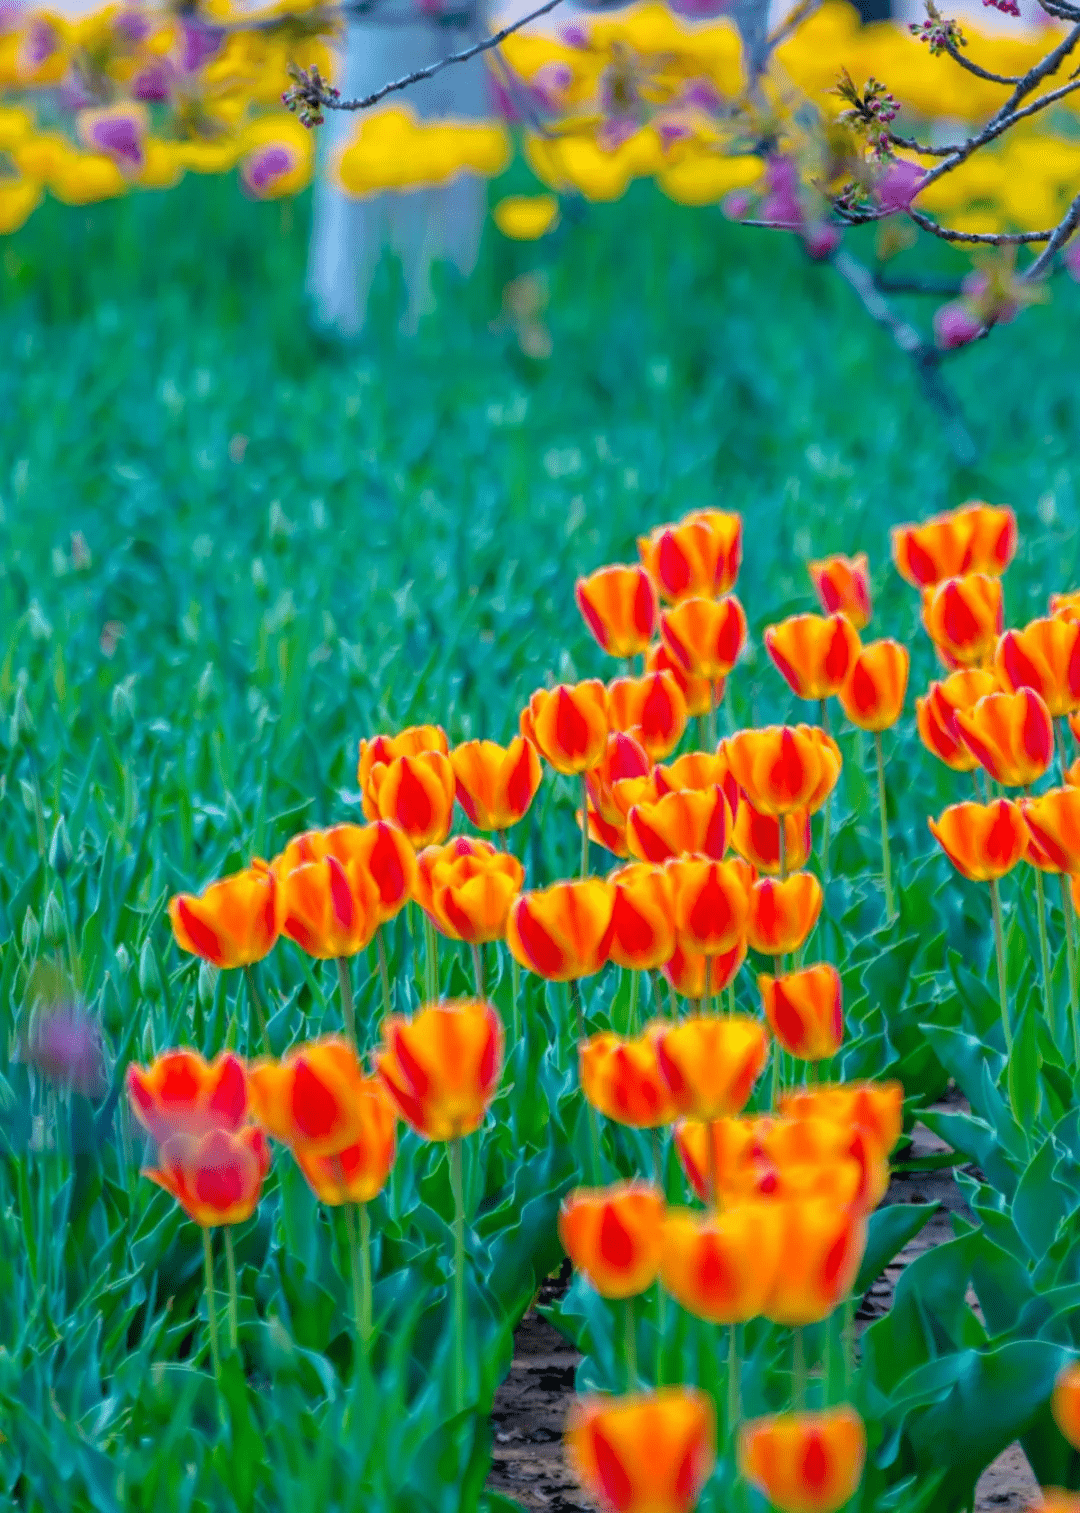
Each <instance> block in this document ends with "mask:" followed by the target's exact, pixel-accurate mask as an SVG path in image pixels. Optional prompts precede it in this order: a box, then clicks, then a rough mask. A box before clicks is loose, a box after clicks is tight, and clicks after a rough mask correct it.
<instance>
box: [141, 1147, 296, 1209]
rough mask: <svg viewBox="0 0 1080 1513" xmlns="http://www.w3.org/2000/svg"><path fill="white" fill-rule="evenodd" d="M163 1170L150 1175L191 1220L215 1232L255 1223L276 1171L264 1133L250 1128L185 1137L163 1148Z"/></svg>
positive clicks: (160, 1158)
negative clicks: (272, 1171)
mask: <svg viewBox="0 0 1080 1513" xmlns="http://www.w3.org/2000/svg"><path fill="white" fill-rule="evenodd" d="M157 1159H158V1164H157V1166H154V1167H148V1168H147V1169H146V1170H145V1172H144V1175H145V1176H147V1177H149V1178H150V1180H151V1182H156V1183H157V1185H158V1186H159V1187H163V1188H164V1189H165V1191H166V1192H167V1193H171V1194H172V1196H173V1197H174V1198H175V1199H176V1201H177V1202H178V1203H179V1204H180V1207H181V1208H182V1209H183V1210H184V1212H185V1213H186V1214H187V1216H188V1218H189V1219H194V1221H195V1223H196V1224H201V1225H202V1227H203V1228H204V1229H209V1228H211V1227H212V1226H213V1225H215V1224H240V1223H242V1222H243V1221H244V1220H245V1219H250V1218H251V1215H252V1214H253V1213H254V1212H255V1206H256V1204H257V1203H258V1201H259V1195H260V1194H261V1192H262V1184H263V1178H264V1177H265V1176H266V1173H267V1172H268V1171H269V1170H270V1150H269V1147H268V1146H267V1144H266V1136H265V1135H264V1134H263V1132H262V1130H261V1129H256V1127H255V1126H254V1125H252V1124H245V1125H243V1126H242V1127H241V1128H240V1129H238V1130H236V1131H235V1132H234V1131H232V1130H229V1129H224V1128H218V1129H208V1130H206V1131H205V1132H204V1133H203V1134H201V1135H195V1134H191V1133H189V1132H186V1131H180V1132H179V1133H177V1134H174V1135H170V1136H169V1137H168V1139H167V1140H164V1141H163V1142H162V1143H161V1145H160V1147H159V1148H158V1157H157Z"/></svg>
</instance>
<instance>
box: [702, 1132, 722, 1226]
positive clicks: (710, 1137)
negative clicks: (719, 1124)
mask: <svg viewBox="0 0 1080 1513" xmlns="http://www.w3.org/2000/svg"><path fill="white" fill-rule="evenodd" d="M705 1138H706V1140H707V1141H708V1147H707V1149H706V1151H705V1159H706V1161H707V1162H708V1173H709V1185H708V1190H707V1192H706V1201H707V1203H708V1206H709V1207H710V1208H711V1209H712V1211H713V1213H716V1212H717V1211H718V1210H719V1208H720V1191H719V1189H720V1182H719V1177H718V1175H717V1170H716V1126H715V1124H714V1122H713V1120H711V1119H710V1120H709V1121H708V1122H707V1124H706V1125H705Z"/></svg>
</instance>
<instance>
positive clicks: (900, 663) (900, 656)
mask: <svg viewBox="0 0 1080 1513" xmlns="http://www.w3.org/2000/svg"><path fill="white" fill-rule="evenodd" d="M910 666H911V658H910V656H909V655H908V649H907V647H906V646H901V645H900V642H899V641H888V640H886V641H871V642H870V644H869V645H868V646H864V647H863V649H862V651H860V653H859V655H858V656H857V657H856V658H855V661H854V662H853V663H852V666H851V671H850V672H849V674H848V679H847V682H846V683H845V684H844V686H843V688H842V689H841V690H840V703H841V705H842V706H843V710H844V713H845V714H846V715H847V717H848V719H849V720H850V721H851V723H852V724H853V725H858V726H859V727H860V729H862V730H888V728H889V727H890V725H895V724H896V722H897V720H898V719H899V718H900V711H901V710H902V709H903V707H904V695H905V693H906V692H907V681H908V669H909V667H910Z"/></svg>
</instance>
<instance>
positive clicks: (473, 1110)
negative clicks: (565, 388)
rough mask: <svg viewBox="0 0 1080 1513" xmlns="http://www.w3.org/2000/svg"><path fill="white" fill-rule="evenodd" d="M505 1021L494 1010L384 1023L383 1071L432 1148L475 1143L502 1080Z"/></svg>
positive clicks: (438, 1008) (442, 1010)
mask: <svg viewBox="0 0 1080 1513" xmlns="http://www.w3.org/2000/svg"><path fill="white" fill-rule="evenodd" d="M502 1058H503V1028H502V1021H501V1019H500V1018H499V1016H498V1014H497V1013H496V1011H495V1009H494V1008H493V1007H492V1006H491V1004H489V1003H483V1002H481V1001H480V1000H478V999H457V1000H451V1001H447V1002H441V1003H431V1004H427V1005H425V1006H424V1007H423V1008H421V1009H420V1010H419V1011H418V1012H417V1013H416V1014H414V1015H413V1017H412V1018H411V1019H404V1018H401V1017H400V1016H398V1015H396V1014H392V1015H388V1016H387V1018H386V1019H384V1020H383V1047H382V1049H381V1050H380V1051H379V1052H378V1054H377V1055H376V1058H375V1064H376V1070H377V1071H378V1073H379V1076H380V1077H381V1078H382V1079H383V1082H384V1083H385V1084H386V1090H387V1092H388V1093H389V1094H390V1097H391V1099H392V1100H393V1102H394V1103H395V1104H396V1106H397V1109H398V1112H399V1113H400V1115H401V1117H402V1118H403V1119H404V1120H405V1121H406V1122H407V1123H408V1124H410V1125H411V1126H412V1128H413V1129H414V1130H415V1131H416V1132H417V1134H418V1135H421V1136H422V1137H423V1138H424V1139H425V1140H454V1139H458V1138H460V1137H461V1136H463V1135H471V1134H472V1132H473V1130H475V1129H478V1128H479V1127H480V1125H481V1123H482V1122H483V1119H484V1115H485V1114H486V1113H487V1110H488V1107H489V1106H490V1104H491V1100H492V1099H493V1098H494V1096H495V1093H496V1091H497V1090H498V1086H499V1078H500V1077H501V1075H502Z"/></svg>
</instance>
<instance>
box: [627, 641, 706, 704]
mask: <svg viewBox="0 0 1080 1513" xmlns="http://www.w3.org/2000/svg"><path fill="white" fill-rule="evenodd" d="M645 671H646V672H669V673H670V674H671V676H672V677H673V678H674V679H675V682H676V683H677V684H678V687H679V692H680V693H681V694H682V696H683V698H684V699H685V701H686V712H687V714H688V715H694V716H697V715H699V714H708V713H709V711H710V709H712V708H714V706H715V705H717V704H719V703H720V700H721V699H722V698H723V697H724V679H723V678H720V679H719V680H718V681H715V682H714V681H711V680H710V679H709V678H699V677H695V676H694V675H693V674H691V673H688V672H686V670H685V669H684V668H683V667H682V665H681V664H680V663H678V662H676V660H675V658H674V657H673V656H672V655H671V653H670V652H669V651H668V649H667V647H666V646H665V645H664V643H663V642H662V641H658V642H657V643H656V644H655V645H653V646H650V647H649V650H648V651H647V652H646V653H645Z"/></svg>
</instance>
